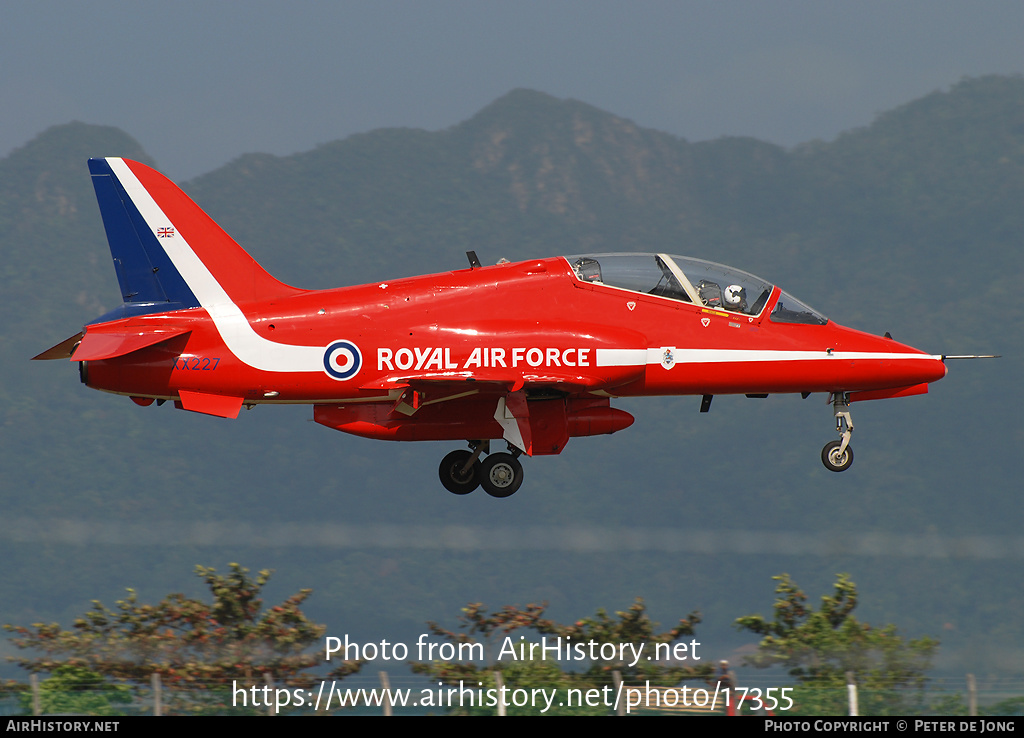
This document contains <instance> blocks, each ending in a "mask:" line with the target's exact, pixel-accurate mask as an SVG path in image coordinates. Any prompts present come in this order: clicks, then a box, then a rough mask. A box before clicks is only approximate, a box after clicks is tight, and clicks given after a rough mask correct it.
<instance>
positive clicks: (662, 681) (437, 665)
mask: <svg viewBox="0 0 1024 738" xmlns="http://www.w3.org/2000/svg"><path fill="white" fill-rule="evenodd" d="M546 608H547V604H546V603H545V604H539V605H538V604H530V605H527V606H526V607H524V608H519V607H517V606H512V605H506V606H505V607H503V608H502V609H501V610H498V611H496V612H493V613H488V612H487V610H486V608H485V607H484V605H483V604H482V603H479V602H476V603H471V604H469V605H467V606H466V607H464V608H463V609H462V615H460V617H459V621H460V626H459V628H458V629H456V630H449V629H446V628H443V627H441V626H440V625H438V624H437V623H435V622H428V623H427V626H428V627H429V629H430V631H431V633H433V634H434V635H435V636H438V637H441V638H443V639H445V640H447V641H448V642H450V643H454V644H475V643H480V644H481V645H485V648H484V652H485V654H486V656H485V659H484V661H485V663H475V662H471V661H455V660H448V661H445V660H435V661H433V662H413V663H411V664H410V665H411V667H412V670H413V671H414V672H416V673H418V674H428V675H430V676H431V677H433V678H434V679H436V680H439V681H442V682H445V683H446V684H451V685H458V684H459V683H460V682H462V683H465V684H468V685H477V684H482V685H483V687H482V688H485V689H486V688H488V687H493V685H494V684H495V679H494V672H501V674H502V678H503V680H504V683H505V686H507V687H509V688H520V689H532V688H544V689H548V690H550V689H558V690H559V696H558V698H557V699H556V700H555V704H556V707H553V708H552V709H551V710H549V711H548V712H547V713H545V714H559V715H569V714H607V712H608V710H609V708H608V707H607V706H600V707H566V706H565V705H567V704H568V700H567V699H565V697H566V695H565V693H563V692H562V690H568V689H576V690H589V689H601V688H603V687H607V686H611V685H612V684H613V677H612V673H613V672H614V671H618V672H619V673H620V674H621V675H622V678H623V681H624V682H626V683H627V684H630V683H642V682H644V681H650V682H651V684H652V686H653V685H657V686H670V685H675V684H678V683H679V682H680V681H682V680H684V679H709V678H710V677H711V675H712V672H713V667H712V666H711V664H710V663H708V664H707V665H700V666H680V665H678V664H672V663H668V664H666V663H661V662H659V661H656V660H653V659H652V660H648V659H647V656H652V657H653V656H654V654H655V652H654V648H655V645H656V644H659V643H660V644H672V643H673V642H675V641H676V640H678V639H680V638H682V637H683V636H693V635H694V626H695V625H696V624H697V623H699V622H700V616H699V615H698V614H697V613H691V614H690V615H688V616H687V617H686V618H685V619H681V620H680V621H679V623H678V624H677V625H676V626H675V627H674V628H672V629H670V630H668V631H665V632H663V633H658V632H656V628H657V624H656V623H653V622H652V621H651V619H650V618H649V617H648V615H647V607H646V605H645V604H644V601H643V600H642V599H641V598H637V599H636V601H635V602H634V603H633V605H631V606H630V608H629V609H628V610H626V611H621V612H616V613H615V616H614V617H613V616H610V615H608V614H607V613H606V612H605V611H604V610H603V609H600V610H598V611H597V613H596V614H595V615H594V616H592V617H587V618H584V619H582V620H577V621H576V622H575V623H572V624H570V625H564V624H561V623H557V622H555V621H553V620H548V619H545V618H543V617H542V615H543V614H544V611H545V609H546ZM517 630H528V631H533V633H534V634H535V636H540V637H541V638H545V639H546V641H545V642H546V644H547V645H548V646H549V647H551V646H552V645H553V643H554V642H555V641H553V639H561V641H558V642H559V643H560V644H561V645H562V653H563V654H567V653H568V649H569V647H570V646H571V645H574V644H583V645H584V646H585V647H587V648H588V650H587V651H585V653H589V646H588V644H590V643H591V642H593V643H596V644H614V645H615V646H616V647H618V646H619V645H620V644H633V645H634V646H635V647H636V648H638V649H639V647H640V646H642V647H643V650H642V651H640V653H642V654H643V655H642V657H641V658H640V659H639V660H636V663H635V664H633V663H632V662H633V661H634V660H635V659H633V658H630V657H629V656H628V653H627V657H626V658H625V659H620V658H618V657H617V656H618V655H620V654H621V653H622V652H621V651H620V652H619V653H617V654H616V657H615V658H607V659H601V658H596V659H586V660H584V661H582V662H581V661H579V660H578V652H573V653H574V655H573V661H571V662H570V663H573V664H576V663H585V664H586V667H585V668H584V669H583V671H575V670H570V671H563V670H562V668H561V667H559V666H558V661H557V660H555V657H554V655H553V654H552V653H551V652H548V655H547V656H546V658H542V657H541V655H540V653H541V652H540V651H538V652H537V653H536V654H535V655H534V657H533V658H529V657H527V658H508V657H507V655H508V654H507V650H509V649H511V648H512V647H514V648H516V649H519V648H520V647H521V646H522V645H525V647H526V648H527V649H528V648H529V646H530V644H531V643H536V642H537V639H536V637H534V638H533V639H525V640H519V639H518V638H517V639H512V638H511V634H512V633H513V632H515V631H517ZM499 638H500V639H501V641H502V644H503V645H502V647H500V648H499V644H498V643H497V640H498V639H499ZM524 638H525V637H524ZM478 639H480V640H478ZM506 639H508V640H506ZM688 648H690V646H688ZM503 652H506V653H505V655H506V658H495V654H497V655H498V656H501V655H502V653H503ZM527 653H528V652H527ZM697 655H698V656H699V653H698V654H697ZM559 702H562V703H564V704H563V705H558V703H559ZM464 712H465V713H466V714H492V713H493V712H494V709H493V708H481V709H479V710H476V711H475V712H474V709H468V710H465V711H464ZM538 713H539V710H538V709H535V708H530V707H524V708H514V707H510V708H509V714H510V715H511V714H538Z"/></svg>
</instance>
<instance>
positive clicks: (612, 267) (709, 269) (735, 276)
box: [565, 253, 828, 325]
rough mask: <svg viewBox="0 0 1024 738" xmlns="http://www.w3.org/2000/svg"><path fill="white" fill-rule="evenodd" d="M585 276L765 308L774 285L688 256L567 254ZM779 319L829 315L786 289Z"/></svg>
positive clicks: (752, 311) (750, 309)
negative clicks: (816, 309)
mask: <svg viewBox="0 0 1024 738" xmlns="http://www.w3.org/2000/svg"><path fill="white" fill-rule="evenodd" d="M565 258H566V259H567V260H568V261H569V264H570V265H571V266H572V268H573V271H574V272H575V273H576V276H577V277H578V278H579V279H580V281H582V282H590V283H595V282H596V283H600V284H605V285H609V286H611V287H618V288H621V289H624V290H630V291H631V292H642V293H645V294H649V295H657V296H658V297H665V298H669V299H672V300H679V301H681V302H689V303H692V304H694V305H701V306H704V307H709V308H714V309H716V310H726V311H730V312H735V313H743V314H744V315H749V316H751V317H756V316H758V315H760V314H761V312H762V311H763V310H764V308H765V306H766V305H767V304H768V302H769V301H770V299H771V297H772V291H773V289H774V286H773V285H772V284H770V283H769V282H766V281H764V280H763V279H761V278H760V277H755V276H754V275H753V274H748V273H747V272H743V271H740V270H739V269H733V268H732V267H729V266H725V265H723V264H715V263H714V262H710V261H703V260H702V259H693V258H690V257H688V256H672V255H669V254H635V253H629V254H579V255H576V256H567V257H565ZM769 318H770V320H772V321H773V322H776V323H804V324H809V325H825V323H827V322H828V318H826V317H824V316H823V315H821V314H819V313H817V312H816V311H814V310H812V309H811V308H809V307H807V306H806V305H804V304H803V303H802V302H800V301H798V300H796V299H795V298H794V297H792V296H791V295H789V294H787V293H786V292H782V293H781V294H780V295H779V298H778V299H777V300H776V301H775V304H774V307H773V308H772V311H771V314H770V316H769Z"/></svg>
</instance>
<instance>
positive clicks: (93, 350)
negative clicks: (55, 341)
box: [50, 325, 191, 361]
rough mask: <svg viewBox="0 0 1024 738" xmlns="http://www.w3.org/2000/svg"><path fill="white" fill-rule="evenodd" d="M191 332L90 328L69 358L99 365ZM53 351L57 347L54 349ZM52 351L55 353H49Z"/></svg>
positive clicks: (152, 328)
mask: <svg viewBox="0 0 1024 738" xmlns="http://www.w3.org/2000/svg"><path fill="white" fill-rule="evenodd" d="M189 332H191V329H190V328H180V327H177V328H171V327H164V326H139V327H135V328H129V327H127V326H124V325H117V326H113V327H110V328H105V327H104V326H103V325H99V326H95V325H93V326H89V328H88V329H87V330H86V333H85V337H84V338H83V339H82V343H81V344H80V345H79V346H78V348H77V349H76V350H75V353H74V355H73V356H72V357H71V358H72V360H73V361H100V360H102V359H113V358H115V357H117V356H124V355H125V354H130V353H131V352H132V351H138V350H139V349H144V348H146V347H148V346H155V345H156V344H158V343H163V342H164V341H166V340H168V339H171V338H175V337H176V336H183V335H185V334H186V333H189ZM54 348H56V347H54ZM50 350H51V351H53V350H54V349H50Z"/></svg>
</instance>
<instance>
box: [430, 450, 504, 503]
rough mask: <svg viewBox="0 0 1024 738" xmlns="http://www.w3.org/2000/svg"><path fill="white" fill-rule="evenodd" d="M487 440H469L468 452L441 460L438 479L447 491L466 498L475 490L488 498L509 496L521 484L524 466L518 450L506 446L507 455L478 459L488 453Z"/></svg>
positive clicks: (453, 453) (455, 452)
mask: <svg viewBox="0 0 1024 738" xmlns="http://www.w3.org/2000/svg"><path fill="white" fill-rule="evenodd" d="M490 445H491V444H490V441H470V442H469V447H470V449H471V450H470V451H465V450H462V449H460V450H458V451H452V452H451V453H450V454H448V455H447V456H445V457H444V458H443V459H441V466H440V467H439V468H438V470H437V471H438V476H439V477H440V478H441V484H442V485H443V486H444V488H445V489H446V490H448V491H449V492H451V493H452V494H456V495H468V494H469V493H470V492H472V491H473V490H475V489H476V488H477V487H483V488H484V492H486V493H487V494H489V495H490V496H491V497H511V496H512V495H514V494H515V493H516V492H517V491H518V490H519V487H520V486H522V484H523V465H522V464H520V463H519V459H518V458H517V457H518V456H519V454H520V453H522V452H521V451H520V450H519V449H517V448H515V447H514V446H512V445H511V444H509V453H495V454H490V455H489V456H488V457H487V458H486V459H484V460H483V461H480V456H481V455H482V454H484V453H488V452H489V451H490Z"/></svg>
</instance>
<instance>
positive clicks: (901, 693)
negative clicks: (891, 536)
mask: <svg viewBox="0 0 1024 738" xmlns="http://www.w3.org/2000/svg"><path fill="white" fill-rule="evenodd" d="M773 579H774V580H775V581H776V582H778V584H777V585H776V588H775V593H776V595H778V598H777V599H776V600H775V606H774V610H775V619H774V620H771V621H769V620H766V619H765V618H764V617H763V616H761V615H748V616H746V617H742V618H738V619H737V620H736V627H737V628H739V629H740V630H748V631H751V632H752V633H757V634H758V635H760V636H762V639H761V643H760V644H759V646H758V652H757V654H755V655H754V656H749V657H747V658H746V663H747V664H748V665H750V666H755V667H757V668H759V669H765V668H769V667H772V666H776V665H780V666H784V667H786V668H787V669H788V670H789V674H790V676H792V677H795V678H796V679H797V681H798V682H799V683H800V684H801V685H803V686H805V687H808V688H813V689H807V690H801V691H800V697H801V699H800V700H798V699H797V698H796V697H794V700H796V701H797V703H798V704H797V709H800V710H801V711H807V712H819V711H820V712H822V714H836V713H837V711H838V712H841V711H842V710H843V705H844V704H845V694H844V691H843V689H842V688H843V687H844V685H845V684H846V674H847V672H852V673H853V675H854V678H855V680H856V682H857V685H858V694H859V701H860V704H861V706H862V708H864V709H863V712H864V713H869V712H874V713H892V714H902V713H907V712H908V711H910V710H912V709H913V708H914V706H915V704H918V705H919V704H920V702H921V700H923V690H924V686H925V683H926V681H927V678H926V677H925V672H926V671H927V670H928V669H930V668H931V662H932V658H933V657H934V655H935V651H936V649H938V646H939V643H938V641H936V640H934V639H932V638H929V637H927V636H925V637H924V638H919V639H917V640H911V641H906V640H904V638H903V637H902V636H900V635H899V634H898V632H897V629H896V626H895V625H886V626H884V627H882V628H875V627H872V626H871V625H868V624H867V623H861V622H859V621H858V620H857V619H856V618H855V617H853V615H852V612H853V610H854V608H855V607H856V606H857V586H856V585H855V584H854V583H853V582H851V581H850V578H849V576H848V575H846V574H840V575H838V579H837V581H836V584H835V591H834V593H833V594H832V595H831V596H829V595H826V596H824V597H822V598H821V608H820V609H818V610H817V611H815V610H813V609H812V608H810V607H809V606H808V605H807V604H806V603H807V596H806V595H805V594H804V593H803V592H802V591H801V590H800V589H799V587H797V585H796V584H795V583H794V582H793V580H792V579H791V578H790V577H789V575H788V574H782V575H780V576H777V577H773ZM829 688H833V689H832V691H831V692H826V691H822V690H827V689H829ZM801 701H802V702H803V705H801V704H800V702H801ZM811 703H817V704H816V705H812V704H811Z"/></svg>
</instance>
